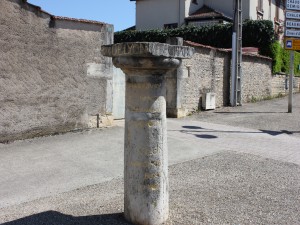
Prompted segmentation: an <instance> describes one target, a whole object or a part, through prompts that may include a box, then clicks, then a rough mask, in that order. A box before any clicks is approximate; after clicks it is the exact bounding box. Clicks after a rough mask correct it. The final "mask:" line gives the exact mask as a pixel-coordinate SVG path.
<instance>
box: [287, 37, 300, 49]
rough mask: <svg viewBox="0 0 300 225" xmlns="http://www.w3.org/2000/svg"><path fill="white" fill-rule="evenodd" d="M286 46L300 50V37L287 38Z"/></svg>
mask: <svg viewBox="0 0 300 225" xmlns="http://www.w3.org/2000/svg"><path fill="white" fill-rule="evenodd" d="M284 47H285V49H286V50H300V39H295V38H286V39H285V40H284Z"/></svg>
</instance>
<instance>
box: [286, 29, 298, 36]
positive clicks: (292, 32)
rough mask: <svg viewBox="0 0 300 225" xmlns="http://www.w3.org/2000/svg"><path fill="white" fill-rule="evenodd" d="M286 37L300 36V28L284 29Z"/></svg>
mask: <svg viewBox="0 0 300 225" xmlns="http://www.w3.org/2000/svg"><path fill="white" fill-rule="evenodd" d="M285 36H286V37H298V38H300V30H288V29H286V30H285Z"/></svg>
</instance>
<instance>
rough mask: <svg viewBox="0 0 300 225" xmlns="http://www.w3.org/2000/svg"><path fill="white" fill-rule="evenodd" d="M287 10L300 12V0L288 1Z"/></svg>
mask: <svg viewBox="0 0 300 225" xmlns="http://www.w3.org/2000/svg"><path fill="white" fill-rule="evenodd" d="M286 9H287V10H296V11H297V10H300V0H287V1H286Z"/></svg>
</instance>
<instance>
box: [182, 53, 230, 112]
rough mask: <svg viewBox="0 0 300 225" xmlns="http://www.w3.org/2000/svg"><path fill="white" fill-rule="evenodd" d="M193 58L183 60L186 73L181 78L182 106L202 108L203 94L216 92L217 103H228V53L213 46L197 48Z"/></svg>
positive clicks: (220, 104) (193, 108)
mask: <svg viewBox="0 0 300 225" xmlns="http://www.w3.org/2000/svg"><path fill="white" fill-rule="evenodd" d="M195 50H196V53H195V55H194V56H193V57H192V59H186V60H184V61H183V70H184V71H185V72H184V73H185V74H186V75H185V76H184V79H182V80H181V87H182V88H181V94H180V103H181V107H182V108H184V109H188V110H189V111H194V110H197V109H199V108H201V99H202V94H204V93H207V92H214V93H216V96H217V98H216V104H217V105H218V106H222V105H226V104H227V103H228V102H227V98H226V95H228V93H227V92H228V91H227V90H229V83H228V82H227V81H226V82H225V81H224V78H227V79H226V80H228V76H229V72H230V71H229V69H230V66H229V67H228V59H227V57H226V55H227V54H226V53H224V52H221V51H217V50H216V49H213V48H195Z"/></svg>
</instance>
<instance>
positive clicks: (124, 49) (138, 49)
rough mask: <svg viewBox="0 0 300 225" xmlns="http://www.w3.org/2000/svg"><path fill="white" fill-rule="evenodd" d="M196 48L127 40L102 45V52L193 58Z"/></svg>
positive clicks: (129, 55) (132, 55) (119, 55)
mask: <svg viewBox="0 0 300 225" xmlns="http://www.w3.org/2000/svg"><path fill="white" fill-rule="evenodd" d="M194 52H195V50H194V48H192V47H188V46H179V45H169V44H163V43H158V42H125V43H118V44H113V45H102V47H101V53H102V55H104V56H108V57H112V58H114V57H143V58H144V57H162V58H176V59H186V58H191V57H192V56H193V54H194Z"/></svg>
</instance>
